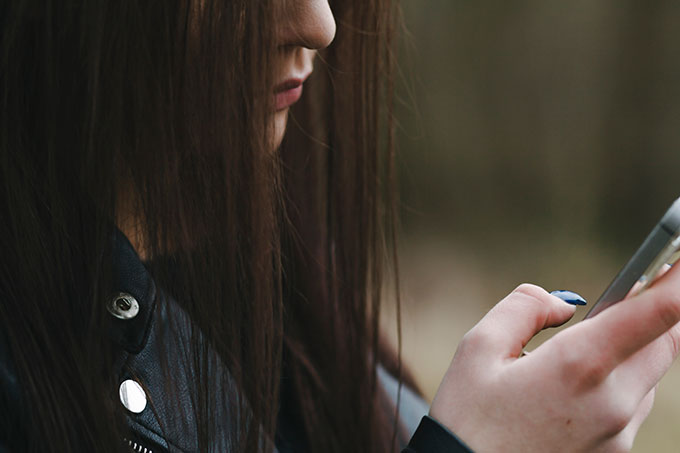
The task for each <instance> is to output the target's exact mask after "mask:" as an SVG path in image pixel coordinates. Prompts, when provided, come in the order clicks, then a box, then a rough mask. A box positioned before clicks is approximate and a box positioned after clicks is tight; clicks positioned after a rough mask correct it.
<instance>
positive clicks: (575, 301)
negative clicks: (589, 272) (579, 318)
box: [550, 290, 587, 305]
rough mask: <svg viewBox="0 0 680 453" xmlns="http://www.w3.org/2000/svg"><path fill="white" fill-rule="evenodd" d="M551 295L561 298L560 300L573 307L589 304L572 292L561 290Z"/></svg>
mask: <svg viewBox="0 0 680 453" xmlns="http://www.w3.org/2000/svg"><path fill="white" fill-rule="evenodd" d="M550 294H552V295H553V296H556V297H559V298H560V299H562V300H563V301H565V302H566V303H568V304H571V305H585V304H586V303H587V302H586V300H585V299H584V298H583V297H581V296H579V295H578V294H576V293H573V292H571V291H564V290H559V291H553V292H551V293H550Z"/></svg>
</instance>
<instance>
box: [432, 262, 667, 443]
mask: <svg viewBox="0 0 680 453" xmlns="http://www.w3.org/2000/svg"><path fill="white" fill-rule="evenodd" d="M573 314H574V307H573V306H571V305H568V304H567V303H565V302H563V301H562V300H560V299H558V298H557V297H555V296H551V295H550V294H548V293H547V292H546V291H544V290H543V289H541V288H539V287H537V286H533V285H521V286H519V287H518V288H517V289H516V290H515V291H513V292H512V293H511V294H510V295H509V296H507V297H506V298H505V299H503V300H502V301H501V302H499V303H498V305H496V306H495V307H494V308H493V309H492V310H491V311H490V312H489V313H488V314H487V315H486V316H485V317H484V318H483V319H482V320H481V321H480V322H479V323H478V324H477V325H476V326H475V327H474V328H473V329H472V330H470V332H468V333H467V334H466V335H465V337H464V338H463V341H462V342H461V343H460V346H459V347H458V350H457V351H456V354H455V356H454V358H453V361H452V363H451V366H450V367H449V369H448V371H447V372H446V375H445V376H444V380H443V381H442V383H441V385H440V387H439V390H438V391H437V395H436V396H435V399H434V401H433V403H432V407H431V410H430V415H431V416H432V417H434V418H435V419H437V420H438V421H439V422H440V423H442V424H444V425H445V426H447V427H449V428H450V429H451V430H452V431H453V432H454V433H456V435H458V436H459V437H460V438H461V439H463V440H464V441H465V442H466V443H467V444H468V445H469V446H470V447H471V448H472V449H474V450H475V451H481V452H486V451H523V452H527V451H555V450H560V451H593V450H601V451H622V450H629V449H630V448H631V447H632V444H633V440H634V438H635V435H636V433H637V430H638V428H639V427H640V425H641V424H642V422H643V420H644V419H645V418H646V417H647V415H648V414H649V411H650V410H651V407H652V404H653V399H654V389H655V386H656V384H657V382H658V381H659V379H661V377H662V376H663V374H664V373H665V372H666V371H667V370H668V368H669V367H670V365H671V363H672V362H673V359H674V358H675V357H676V356H677V355H678V352H679V349H680V326H678V325H677V323H678V322H679V321H680V266H676V267H674V268H673V269H671V270H670V271H668V272H667V273H666V274H665V275H664V276H662V277H661V278H660V279H659V280H658V281H657V282H656V283H655V284H654V285H653V286H652V287H651V288H649V289H647V290H646V291H645V292H643V293H642V294H640V295H638V296H635V297H632V298H630V299H627V300H625V301H624V302H621V303H618V304H616V305H614V306H612V307H610V308H608V309H607V310H605V311H604V312H602V313H600V314H599V315H597V316H595V317H593V318H590V319H587V320H585V321H583V322H580V323H578V324H576V325H574V326H572V327H569V328H568V329H565V330H563V331H562V332H559V333H558V334H557V335H555V336H554V337H553V338H551V339H550V340H548V341H546V342H545V343H544V344H542V345H541V346H539V347H538V348H537V349H535V350H534V351H533V352H531V354H529V355H527V356H525V357H522V358H518V357H519V355H520V354H521V352H522V348H523V347H524V345H525V344H526V343H527V342H528V341H529V340H530V339H531V338H532V337H533V336H534V335H535V334H536V333H537V332H539V331H540V330H541V329H544V328H546V327H551V326H557V325H560V324H563V323H565V322H566V321H568V320H569V319H570V318H571V317H572V315H573Z"/></svg>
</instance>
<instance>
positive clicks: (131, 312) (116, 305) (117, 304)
mask: <svg viewBox="0 0 680 453" xmlns="http://www.w3.org/2000/svg"><path fill="white" fill-rule="evenodd" d="M106 308H107V310H109V313H111V314H112V315H113V316H115V317H116V318H118V319H132V318H134V317H135V316H137V313H139V303H137V299H135V298H134V297H132V296H131V295H130V294H128V293H118V294H116V295H115V296H113V297H112V298H111V300H110V301H109V303H108V305H107V306H106Z"/></svg>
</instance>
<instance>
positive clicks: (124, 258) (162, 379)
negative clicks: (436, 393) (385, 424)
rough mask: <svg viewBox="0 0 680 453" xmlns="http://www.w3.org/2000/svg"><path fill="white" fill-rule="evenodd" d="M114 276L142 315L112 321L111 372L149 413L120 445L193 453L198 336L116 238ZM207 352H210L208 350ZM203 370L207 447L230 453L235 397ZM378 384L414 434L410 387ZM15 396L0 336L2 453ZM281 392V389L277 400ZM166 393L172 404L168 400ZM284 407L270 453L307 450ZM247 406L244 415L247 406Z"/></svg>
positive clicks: (215, 363)
mask: <svg viewBox="0 0 680 453" xmlns="http://www.w3.org/2000/svg"><path fill="white" fill-rule="evenodd" d="M114 269H115V275H114V283H115V285H116V289H117V290H118V291H120V292H124V293H128V294H130V295H132V296H133V297H134V298H135V299H136V300H137V302H138V303H139V313H138V314H137V315H136V316H135V317H134V318H133V319H127V320H123V319H118V318H115V317H114V316H111V323H110V326H109V332H108V334H109V336H110V338H111V339H112V340H113V341H114V342H116V343H117V344H118V345H119V346H120V354H121V355H120V360H119V361H118V362H117V363H118V365H117V366H116V369H115V370H112V372H114V373H116V377H117V382H118V383H122V382H123V381H125V380H127V379H132V380H134V381H135V382H137V383H139V384H140V385H141V387H142V388H143V389H144V393H145V395H146V399H147V404H146V407H145V408H144V410H142V411H141V412H140V413H138V414H135V413H132V412H127V421H128V425H129V427H130V428H131V431H132V434H133V435H132V438H130V439H125V441H127V442H128V443H129V445H130V450H131V451H135V452H143V453H159V452H198V451H199V446H198V436H197V432H198V428H199V427H197V426H196V422H195V420H194V416H193V414H194V406H193V404H194V403H193V399H192V396H191V395H193V394H195V393H194V390H195V389H194V388H193V387H192V385H195V382H196V380H195V379H193V376H196V375H197V371H196V369H195V368H194V367H195V366H196V360H194V359H195V357H194V356H193V355H192V353H191V351H189V350H188V349H189V348H188V346H187V345H188V344H189V341H188V339H189V338H190V336H191V335H192V334H193V335H198V338H200V332H192V329H193V328H194V327H193V325H192V322H191V320H190V319H189V316H188V315H187V314H186V313H185V312H184V311H183V310H182V308H181V307H180V305H179V304H178V303H177V302H176V301H175V300H173V298H172V297H170V296H169V295H168V294H166V293H165V292H164V291H163V290H161V289H159V288H157V286H156V284H155V283H154V281H153V279H152V278H151V275H150V274H149V272H148V271H147V269H146V268H145V267H144V264H143V263H142V262H141V260H140V259H139V257H138V256H137V254H136V252H135V251H134V249H133V247H132V245H131V244H130V242H129V241H128V240H127V238H125V236H124V235H123V234H122V233H120V232H118V233H117V235H116V237H115V240H114ZM206 350H208V351H209V348H206ZM164 363H167V364H170V371H171V373H172V378H171V379H170V378H169V376H165V375H164V371H163V370H164V367H163V366H162V365H163V364H164ZM201 366H206V367H208V368H210V369H215V370H224V371H220V373H223V374H221V375H219V379H218V381H219V382H220V383H222V384H221V385H223V387H224V388H221V389H218V390H217V391H216V394H219V395H225V396H226V397H225V398H222V401H223V402H224V403H220V402H219V401H217V402H214V408H213V409H214V413H215V414H216V417H217V419H218V420H224V424H223V426H225V429H224V430H222V431H220V432H216V433H214V435H213V437H212V442H211V443H212V446H213V447H214V450H215V451H230V450H232V449H231V448H230V446H231V443H232V441H233V440H234V439H233V438H232V436H233V434H232V432H231V430H230V429H229V427H233V426H234V425H233V424H234V423H235V422H236V420H237V417H236V415H237V414H234V413H232V412H233V410H234V409H233V407H234V404H233V403H234V402H238V399H239V398H240V395H239V393H238V392H237V391H236V389H235V386H234V385H233V381H232V379H231V377H230V376H229V374H228V371H226V370H227V368H226V367H225V366H223V364H222V362H221V360H220V358H219V357H218V355H217V354H215V353H212V352H208V354H207V356H206V357H202V358H201ZM378 377H379V379H380V382H381V384H382V385H383V389H384V390H385V392H386V393H387V394H388V395H389V396H390V398H391V400H392V402H393V404H396V401H397V392H398V391H399V390H401V397H400V414H401V415H400V422H401V424H402V426H403V427H404V428H405V431H406V432H407V433H409V434H410V433H412V432H414V431H415V429H416V426H417V425H418V421H419V420H420V418H421V417H422V416H423V415H424V414H426V413H427V411H428V406H427V404H426V403H425V402H424V401H423V400H422V398H420V397H419V396H418V395H417V394H415V393H414V392H412V391H411V390H410V389H408V388H407V387H405V386H402V387H401V388H400V387H399V385H398V382H397V380H396V379H395V378H394V377H393V376H392V375H390V374H389V373H388V372H387V371H385V370H384V369H383V368H382V367H381V368H379V369H378ZM170 383H172V387H171V388H170V387H169V385H170ZM20 391H21V388H20V383H19V382H18V381H17V378H16V374H15V372H14V369H13V366H12V360H11V357H10V354H9V349H8V347H7V342H6V338H3V336H2V333H1V332H0V411H2V412H3V413H6V414H12V416H11V417H8V418H7V419H9V420H12V422H13V425H12V426H3V427H2V428H1V429H0V452H4V451H6V449H7V445H6V444H5V443H4V442H3V439H8V436H6V434H7V433H8V432H10V431H9V430H12V431H13V432H14V438H16V435H17V432H21V427H22V424H24V423H25V421H24V420H25V418H26V416H27V414H26V413H25V409H22V407H21V405H20V402H19V395H20ZM285 391H286V389H285V385H284V388H282V393H285ZM170 393H172V394H173V395H175V396H176V397H175V398H168V397H167V395H168V394H170ZM283 401H284V402H283V404H282V406H283V407H282V409H281V413H280V415H279V428H278V432H277V435H276V439H275V443H276V450H275V451H277V452H278V453H287V452H293V451H295V452H298V451H304V450H305V447H304V445H301V443H300V442H301V438H302V436H301V435H300V426H296V425H295V422H293V421H292V419H291V420H288V419H286V414H288V413H291V410H290V409H291V408H286V407H285V404H286V403H285V400H283ZM244 406H245V407H247V404H244ZM292 412H294V411H292ZM246 416H247V414H246ZM421 426H422V425H421ZM406 439H408V437H407V438H406ZM263 443H265V444H266V443H269V444H271V441H270V440H266V439H263ZM417 451H421V450H417ZM428 451H429V450H428ZM432 451H434V450H432ZM441 451H444V450H441Z"/></svg>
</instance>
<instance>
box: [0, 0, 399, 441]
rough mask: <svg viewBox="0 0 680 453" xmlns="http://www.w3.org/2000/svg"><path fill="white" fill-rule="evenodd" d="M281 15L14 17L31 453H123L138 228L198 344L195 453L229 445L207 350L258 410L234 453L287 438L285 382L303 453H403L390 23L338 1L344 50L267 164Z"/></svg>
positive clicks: (7, 105)
mask: <svg viewBox="0 0 680 453" xmlns="http://www.w3.org/2000/svg"><path fill="white" fill-rule="evenodd" d="M276 6H277V2H275V1H274V0H270V1H257V2H253V1H252V0H229V1H224V0H213V1H211V0H200V1H196V2H190V1H186V0H176V1H171V0H164V1H162V2H139V1H130V0H116V1H111V0H92V1H87V2H79V1H69V0H62V1H59V2H55V1H51V0H47V1H39V2H38V1H35V0H24V1H18V0H17V1H12V2H4V3H3V5H2V6H0V33H1V35H0V59H1V60H0V104H1V109H0V172H1V178H2V183H0V218H1V219H2V220H1V221H0V247H1V248H0V253H2V261H1V263H0V299H1V303H0V329H1V330H2V334H3V335H4V336H5V337H6V341H7V344H8V345H9V350H10V351H9V352H10V355H11V356H12V358H13V363H14V366H15V367H16V371H17V374H18V376H19V378H20V382H21V387H22V390H23V391H22V398H23V399H24V403H25V406H24V407H27V408H30V410H27V414H28V418H27V419H26V420H20V421H17V422H16V426H18V428H17V429H19V430H21V431H23V434H24V436H25V438H26V439H29V440H30V441H31V442H32V444H30V445H22V446H21V448H22V449H24V450H27V451H75V450H80V449H83V448H91V449H93V450H97V451H103V450H111V451H115V450H118V449H119V448H118V447H119V446H121V445H122V443H121V439H122V437H124V435H125V434H124V425H123V423H122V419H123V417H122V412H121V409H120V408H119V406H118V405H117V404H115V401H114V398H113V395H112V389H115V388H117V387H116V383H115V382H113V381H112V376H110V375H109V372H108V370H110V367H111V366H112V363H113V361H114V359H115V356H114V354H115V353H114V351H113V349H112V347H111V345H110V344H109V341H108V339H107V338H105V335H102V333H101V332H102V331H103V326H105V322H106V318H107V314H106V313H105V309H104V303H100V301H104V300H106V299H107V297H108V296H109V295H110V292H111V290H112V281H111V276H110V275H111V263H110V261H111V260H110V255H111V249H110V247H111V237H112V234H113V229H114V228H115V223H116V221H117V222H118V223H120V222H132V223H133V224H134V225H137V226H136V227H134V228H133V229H136V231H137V233H138V235H139V237H138V238H137V239H138V243H140V244H143V246H144V254H145V255H146V256H147V257H149V258H151V259H150V260H149V262H148V267H149V269H150V271H151V273H152V274H153V277H154V279H155V281H156V284H157V285H158V286H159V287H162V288H164V289H165V290H166V291H168V292H169V293H170V294H172V295H173V296H174V297H175V298H176V299H177V301H179V302H180V303H181V305H182V307H183V308H184V310H186V311H187V312H188V313H189V315H190V316H191V319H192V320H193V321H194V323H195V324H196V325H197V326H198V327H199V329H196V330H195V331H194V330H192V335H191V341H190V342H189V343H188V344H187V345H185V347H186V350H187V351H188V352H190V353H191V355H190V357H192V359H193V360H194V361H195V369H196V370H199V372H198V375H197V376H196V381H197V384H196V386H195V388H196V395H195V398H196V414H195V415H196V420H197V426H196V429H197V431H198V434H199V445H198V446H197V448H198V450H199V451H209V450H211V447H210V445H209V443H210V439H211V438H212V435H213V434H214V433H215V431H216V430H217V429H224V428H223V425H224V421H223V420H214V419H213V418H214V417H211V415H212V412H211V408H213V407H214V404H215V403H214V402H213V401H214V400H215V398H217V397H218V395H214V394H212V393H211V391H212V390H213V389H214V388H215V384H216V383H217V382H216V381H218V380H219V379H221V378H220V376H219V375H218V374H216V373H215V371H214V370H212V369H211V367H209V366H206V364H205V362H204V359H203V357H205V356H206V353H207V351H208V349H210V350H212V351H217V353H218V354H219V355H220V357H221V358H222V359H223V360H224V362H225V363H226V364H227V366H228V367H229V372H230V376H231V377H233V379H234V381H235V383H236V386H237V388H239V389H240V391H241V392H242V393H243V395H244V396H245V398H239V399H238V401H236V402H233V401H230V402H228V403H229V404H230V405H232V406H235V409H236V410H237V411H238V412H236V413H238V414H239V418H238V419H237V420H235V421H233V422H232V421H230V422H229V427H228V428H229V429H231V430H233V431H234V432H233V435H232V439H234V441H235V444H234V450H235V451H256V450H258V449H260V448H263V447H264V448H269V447H271V445H263V444H262V443H261V441H260V435H261V434H262V433H263V432H264V433H265V434H266V435H268V436H269V437H270V438H271V439H274V432H275V430H276V426H277V411H278V407H279V401H280V398H279V386H280V382H281V380H282V379H283V380H284V381H285V382H286V383H290V385H288V386H287V388H288V390H287V391H286V393H285V394H284V395H281V398H284V399H285V401H287V402H289V403H290V404H291V405H292V407H295V408H296V410H295V411H294V412H293V413H292V414H290V416H291V417H292V418H293V419H295V422H296V423H297V425H298V426H299V427H301V428H300V429H301V432H302V433H303V435H302V436H303V438H304V443H305V444H306V446H307V447H308V448H309V449H311V450H312V451H343V450H357V449H360V450H361V449H364V450H366V451H386V450H389V449H390V448H393V445H392V441H393V437H394V436H393V434H394V429H393V428H394V427H396V426H397V425H396V423H394V418H393V417H394V415H395V414H394V407H392V406H391V405H390V404H389V402H388V400H387V398H386V397H385V396H384V395H383V394H382V393H381V391H380V386H379V383H378V382H377V379H376V371H375V369H376V364H377V363H378V361H379V359H380V357H381V350H382V348H380V347H379V340H380V338H379V337H380V335H379V325H378V321H379V311H380V310H379V307H380V299H381V285H382V270H381V269H382V265H383V261H384V259H385V255H386V253H387V249H388V248H387V247H385V246H384V243H385V241H384V236H383V235H384V233H385V225H389V224H391V222H393V215H394V203H393V201H394V200H393V198H391V197H392V194H393V187H392V185H393V170H392V167H393V165H392V161H393V156H392V149H393V143H392V120H391V111H390V109H389V103H388V102H387V101H388V100H389V99H390V92H391V82H390V76H391V69H392V65H393V62H392V53H391V52H392V48H391V36H392V32H393V28H394V22H393V21H394V19H393V14H392V13H393V11H392V6H391V5H390V2H389V1H388V0H356V1H348V0H341V1H340V0H338V1H332V2H331V7H332V9H333V11H334V14H335V17H336V21H337V24H338V31H337V35H336V40H335V43H334V44H333V45H332V46H331V47H330V48H329V49H327V50H326V51H325V52H323V53H322V54H321V55H320V58H319V61H317V69H316V72H315V75H314V76H313V79H312V80H310V81H309V82H308V83H307V84H306V85H305V89H306V91H307V92H306V93H305V96H304V97H303V101H302V102H301V105H299V106H298V107H296V109H295V111H294V112H293V114H292V117H291V119H290V123H291V129H292V130H291V131H290V134H289V136H288V137H287V138H286V141H285V143H284V145H283V146H282V149H281V150H280V152H278V153H272V152H271V150H270V149H269V139H268V137H270V136H271V134H270V128H271V122H270V118H269V112H270V108H271V106H270V102H271V100H270V96H267V95H263V93H269V92H270V89H271V88H270V87H271V86H273V85H272V82H273V80H272V75H271V71H267V70H262V69H263V68H265V69H266V68H271V67H272V64H273V63H272V55H275V51H276V49H275V43H274V41H273V37H272V35H273V33H272V30H274V29H275V7H276ZM386 201H387V202H386ZM130 211H132V212H135V213H136V214H135V216H134V218H132V219H122V220H121V218H120V216H121V213H122V212H130ZM178 276H179V277H178ZM199 332H200V334H199ZM200 338H207V339H208V341H207V342H205V341H203V342H202V341H200ZM171 367H172V365H167V368H168V369H166V370H165V371H166V376H167V379H168V380H169V381H172V369H171ZM171 387H172V386H171V385H170V388H171ZM169 395H170V396H169V397H172V392H169ZM5 416H11V415H10V414H7V415H6V414H3V417H5ZM3 424H4V425H5V426H10V423H9V419H8V420H7V423H5V420H3ZM11 446H12V445H11ZM14 447H16V446H14Z"/></svg>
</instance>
